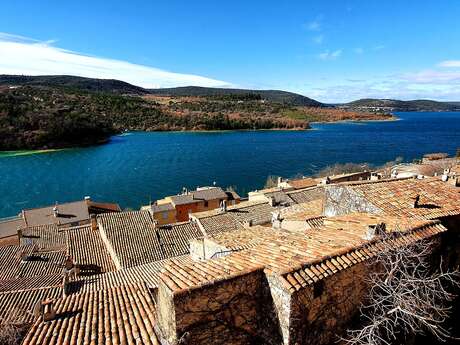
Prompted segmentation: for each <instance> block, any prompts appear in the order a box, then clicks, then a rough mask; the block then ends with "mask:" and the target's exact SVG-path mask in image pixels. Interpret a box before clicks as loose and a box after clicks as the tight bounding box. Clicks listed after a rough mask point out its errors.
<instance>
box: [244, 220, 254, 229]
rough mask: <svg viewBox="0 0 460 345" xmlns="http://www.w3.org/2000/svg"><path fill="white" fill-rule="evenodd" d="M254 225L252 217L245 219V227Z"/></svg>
mask: <svg viewBox="0 0 460 345" xmlns="http://www.w3.org/2000/svg"><path fill="white" fill-rule="evenodd" d="M251 226H252V219H247V220H245V221H243V227H245V228H250V227H251Z"/></svg>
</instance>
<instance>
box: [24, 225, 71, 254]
mask: <svg viewBox="0 0 460 345" xmlns="http://www.w3.org/2000/svg"><path fill="white" fill-rule="evenodd" d="M20 242H21V244H25V245H31V244H35V245H37V246H38V247H40V248H53V247H56V246H65V244H66V235H65V232H64V231H62V230H61V229H60V228H59V227H58V226H57V225H56V224H47V225H39V226H31V227H27V228H25V229H22V236H21V241H20Z"/></svg>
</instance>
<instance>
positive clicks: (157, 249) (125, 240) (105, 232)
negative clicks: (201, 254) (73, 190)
mask: <svg viewBox="0 0 460 345" xmlns="http://www.w3.org/2000/svg"><path fill="white" fill-rule="evenodd" d="M98 223H99V227H100V231H101V235H102V238H103V240H104V241H106V244H108V247H109V248H108V250H109V253H110V254H111V255H112V259H113V260H114V262H115V264H116V265H119V266H117V267H119V268H126V267H131V266H137V265H142V264H145V263H148V262H152V261H158V260H163V259H167V258H169V257H173V256H179V255H184V254H188V253H189V252H190V250H189V245H188V241H189V240H190V239H192V238H197V237H201V236H202V233H201V231H200V230H199V228H198V226H197V225H196V224H194V223H192V222H184V223H176V224H171V225H166V226H161V227H155V226H154V223H153V220H152V218H151V215H150V213H149V212H148V211H131V212H121V213H107V214H104V215H100V216H98Z"/></svg>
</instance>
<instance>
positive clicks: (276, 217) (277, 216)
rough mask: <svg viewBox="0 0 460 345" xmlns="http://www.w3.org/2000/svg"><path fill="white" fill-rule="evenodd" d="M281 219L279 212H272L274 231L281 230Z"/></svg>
mask: <svg viewBox="0 0 460 345" xmlns="http://www.w3.org/2000/svg"><path fill="white" fill-rule="evenodd" d="M282 222H283V219H282V218H281V213H280V211H275V212H272V227H273V228H274V229H281V223H282Z"/></svg>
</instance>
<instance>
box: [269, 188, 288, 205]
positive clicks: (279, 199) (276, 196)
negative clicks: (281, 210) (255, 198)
mask: <svg viewBox="0 0 460 345" xmlns="http://www.w3.org/2000/svg"><path fill="white" fill-rule="evenodd" d="M265 196H266V197H267V198H273V201H274V202H275V204H277V205H278V204H283V205H290V204H293V203H294V200H292V199H291V197H290V196H289V195H288V194H287V193H286V192H284V191H282V190H280V191H276V192H270V193H266V194H265Z"/></svg>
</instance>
